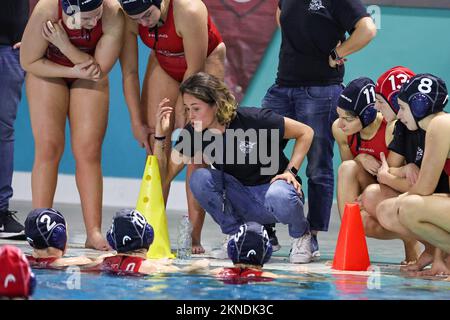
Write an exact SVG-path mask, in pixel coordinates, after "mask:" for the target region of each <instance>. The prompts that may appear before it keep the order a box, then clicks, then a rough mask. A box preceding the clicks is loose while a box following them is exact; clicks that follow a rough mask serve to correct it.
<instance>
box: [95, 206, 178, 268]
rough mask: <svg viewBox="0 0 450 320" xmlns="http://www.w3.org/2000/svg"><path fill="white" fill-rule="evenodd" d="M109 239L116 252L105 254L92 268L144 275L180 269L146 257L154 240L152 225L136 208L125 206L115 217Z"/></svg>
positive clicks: (108, 234)
mask: <svg viewBox="0 0 450 320" xmlns="http://www.w3.org/2000/svg"><path fill="white" fill-rule="evenodd" d="M106 238H107V239H108V242H109V245H110V246H111V247H112V248H113V249H114V250H116V251H117V255H110V256H107V257H105V258H104V259H103V260H102V261H101V262H100V263H99V264H98V265H97V266H95V267H93V268H91V269H96V270H100V271H104V272H109V273H114V274H119V275H122V274H125V275H144V274H151V273H155V272H175V271H178V270H179V269H178V268H177V267H175V266H171V265H169V264H167V261H166V264H165V263H163V262H153V261H150V260H147V251H148V249H149V247H150V245H151V244H152V242H153V228H152V227H151V226H150V225H149V224H148V223H147V220H146V219H145V217H144V216H143V215H141V214H140V213H139V212H138V211H136V210H131V209H122V210H120V211H118V212H117V213H116V215H115V216H114V218H113V222H112V225H111V228H110V229H109V230H108V232H107V235H106Z"/></svg>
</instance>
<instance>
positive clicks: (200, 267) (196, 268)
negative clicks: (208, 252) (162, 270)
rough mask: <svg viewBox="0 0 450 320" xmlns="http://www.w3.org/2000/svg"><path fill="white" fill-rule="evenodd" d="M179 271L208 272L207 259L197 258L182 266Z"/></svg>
mask: <svg viewBox="0 0 450 320" xmlns="http://www.w3.org/2000/svg"><path fill="white" fill-rule="evenodd" d="M181 271H183V272H186V273H209V261H208V260H207V259H202V260H197V261H194V262H192V264H190V265H188V266H186V267H184V268H182V269H181Z"/></svg>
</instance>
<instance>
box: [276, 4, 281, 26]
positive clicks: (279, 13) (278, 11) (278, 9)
mask: <svg viewBox="0 0 450 320" xmlns="http://www.w3.org/2000/svg"><path fill="white" fill-rule="evenodd" d="M280 16H281V10H280V7H278V6H277V13H276V15H275V19H276V21H277V25H278V27H281V23H280Z"/></svg>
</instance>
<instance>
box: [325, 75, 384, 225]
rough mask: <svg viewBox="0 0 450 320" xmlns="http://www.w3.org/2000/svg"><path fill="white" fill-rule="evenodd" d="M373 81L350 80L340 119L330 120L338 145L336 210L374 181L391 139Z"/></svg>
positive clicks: (367, 79) (354, 199)
mask: <svg viewBox="0 0 450 320" xmlns="http://www.w3.org/2000/svg"><path fill="white" fill-rule="evenodd" d="M374 89H375V85H374V83H373V81H372V80H370V79H369V78H358V79H356V80H353V81H352V82H350V83H349V84H348V86H347V87H346V88H345V89H344V91H343V92H342V94H341V97H340V98H339V102H338V107H337V112H338V115H339V119H337V120H336V121H335V122H334V123H333V127H332V130H333V135H334V138H335V139H336V142H337V143H338V146H339V152H340V155H341V159H342V164H341V165H340V167H339V173H338V182H337V185H338V186H337V198H338V209H339V214H340V215H341V217H342V215H343V213H344V206H345V204H346V203H349V202H354V201H356V199H357V198H358V196H359V195H360V194H361V193H362V192H363V190H364V189H365V188H366V187H367V186H368V185H369V184H371V183H375V182H376V174H377V171H378V168H379V167H380V165H381V157H382V154H385V155H387V154H388V149H387V145H388V144H389V142H390V140H391V139H392V127H388V125H387V123H386V121H385V120H384V119H383V116H382V115H381V114H379V113H378V112H377V110H376V109H375V108H374V105H375V91H374Z"/></svg>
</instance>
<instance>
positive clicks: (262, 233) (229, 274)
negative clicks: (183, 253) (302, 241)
mask: <svg viewBox="0 0 450 320" xmlns="http://www.w3.org/2000/svg"><path fill="white" fill-rule="evenodd" d="M227 251H228V257H229V258H230V259H231V261H233V264H234V266H233V267H231V268H217V269H213V270H211V273H212V274H214V275H215V276H216V277H217V278H218V279H220V280H221V281H223V282H224V283H227V284H245V283H249V282H267V281H272V280H273V279H274V278H276V277H277V275H276V274H273V273H271V272H266V271H263V270H262V268H263V266H264V264H265V263H266V262H268V261H269V260H270V257H271V256H272V245H271V244H270V240H269V236H268V234H267V230H266V229H265V228H264V226H262V225H261V224H259V223H256V222H247V223H246V224H243V225H241V226H240V228H239V231H238V232H237V233H236V234H235V235H234V236H232V237H231V238H230V240H229V241H228V246H227Z"/></svg>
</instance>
